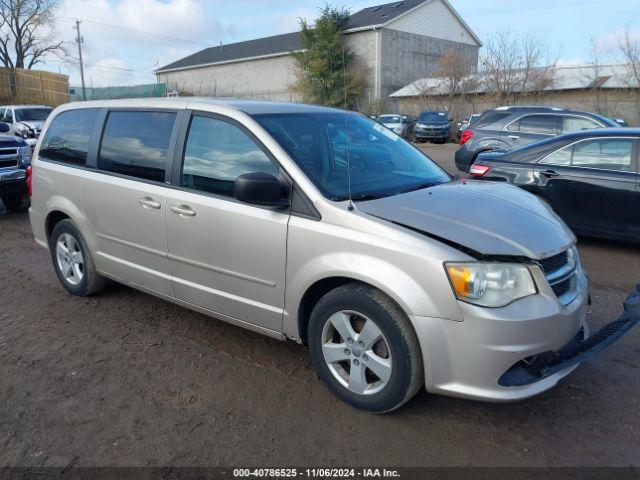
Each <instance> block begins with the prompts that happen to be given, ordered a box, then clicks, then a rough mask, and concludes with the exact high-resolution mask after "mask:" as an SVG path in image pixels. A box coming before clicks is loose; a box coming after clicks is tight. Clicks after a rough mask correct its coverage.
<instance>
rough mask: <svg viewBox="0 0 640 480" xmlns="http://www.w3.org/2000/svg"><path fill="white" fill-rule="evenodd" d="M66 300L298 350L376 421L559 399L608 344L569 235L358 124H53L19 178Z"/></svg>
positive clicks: (129, 118) (207, 118) (200, 118)
mask: <svg viewBox="0 0 640 480" xmlns="http://www.w3.org/2000/svg"><path fill="white" fill-rule="evenodd" d="M29 185H30V188H31V190H32V207H31V210H30V219H31V225H32V228H33V232H34V235H35V239H36V241H37V242H38V243H39V244H41V245H42V246H43V247H46V248H48V249H50V251H51V255H52V259H53V265H54V268H55V271H56V273H57V275H58V277H59V279H60V281H61V283H62V285H63V286H64V287H65V288H66V289H67V290H68V291H69V292H70V293H71V294H73V295H80V296H86V295H92V294H95V293H97V292H99V291H100V290H101V289H103V288H104V287H105V286H106V285H107V283H108V281H115V282H119V283H123V284H125V285H129V286H131V287H134V288H136V289H140V290H143V291H145V292H148V293H150V294H153V295H156V296H158V297H161V298H164V299H166V300H169V301H171V302H175V303H177V304H179V305H183V306H185V307H187V308H190V309H193V310H196V311H199V312H202V313H204V314H206V315H210V316H212V317H215V318H218V319H222V320H225V321H227V322H230V323H232V324H235V325H239V326H242V327H245V328H248V329H251V330H254V331H257V332H260V333H263V334H265V335H268V336H271V337H273V338H277V339H281V340H286V339H291V340H294V341H297V342H301V343H305V344H307V345H308V347H309V351H310V355H311V359H312V361H313V364H314V366H315V368H316V369H317V373H318V375H319V376H320V378H322V379H323V380H324V382H326V384H327V386H328V387H329V388H330V389H331V390H332V391H333V392H334V393H335V394H336V395H337V396H338V397H340V398H341V399H343V400H344V401H346V402H348V403H350V404H351V405H354V406H356V407H358V408H361V409H365V410H368V411H373V412H387V411H391V410H394V409H396V408H398V407H399V406H401V405H402V404H404V403H405V402H407V401H408V400H409V399H411V398H412V397H413V396H414V395H415V394H416V392H418V391H419V390H420V389H421V388H423V386H425V387H426V390H427V391H428V392H432V393H438V394H446V395H454V396H459V397H465V398H471V399H482V400H491V401H509V400H517V399H522V398H527V397H530V396H532V395H535V394H538V393H540V392H542V391H544V390H547V389H549V388H551V387H552V386H554V385H555V384H556V383H557V382H558V381H559V380H560V379H561V378H563V377H564V376H566V375H567V374H569V373H570V372H571V371H572V370H573V369H575V368H576V366H577V365H578V364H579V363H580V362H581V361H583V360H584V359H585V358H588V357H589V356H592V355H593V353H595V352H597V351H600V350H601V349H602V348H603V347H604V346H606V345H608V344H609V343H611V342H612V341H613V340H615V339H616V338H619V337H620V336H621V335H623V334H624V333H625V332H626V331H627V330H628V329H629V328H630V327H631V326H632V325H633V324H634V323H635V322H637V320H638V319H637V315H635V314H634V315H627V316H626V317H625V316H624V315H623V317H621V320H618V321H617V323H616V322H614V323H612V324H610V325H609V326H608V327H607V328H608V330H606V331H604V330H603V331H601V332H600V333H598V334H597V335H596V336H592V337H589V328H588V326H587V323H586V321H585V316H586V309H587V303H588V301H589V294H588V279H587V276H586V274H585V272H584V271H583V269H582V266H581V264H580V258H579V255H578V252H577V250H576V245H575V244H576V239H575V237H574V236H573V234H572V233H571V232H570V231H569V230H568V228H567V227H566V226H565V224H564V223H563V222H562V221H561V220H560V219H559V218H558V217H557V216H556V215H555V214H554V213H553V212H552V211H551V210H550V209H549V208H548V207H547V206H545V205H544V204H542V203H541V202H540V201H539V200H538V199H536V198H535V197H534V196H532V195H530V194H528V193H526V192H524V191H522V190H519V189H518V188H516V187H513V186H510V185H506V184H494V183H490V182H477V183H476V182H471V181H454V180H453V179H452V177H451V176H449V175H448V174H447V173H446V172H445V171H443V170H442V169H441V168H439V167H438V166H437V165H436V164H435V163H434V162H432V161H431V160H430V159H429V158H427V157H426V156H425V155H424V154H423V153H422V152H421V151H420V150H418V149H416V148H414V147H413V146H412V145H411V144H409V143H407V142H405V141H404V140H403V139H402V138H400V137H399V136H398V135H396V134H395V133H393V132H392V131H390V130H388V129H387V128H385V127H384V126H382V125H380V124H379V123H377V122H374V121H372V120H370V119H368V118H366V117H364V116H361V115H359V114H355V113H350V112H344V111H340V110H334V109H328V108H321V107H315V106H307V105H299V104H285V103H271V102H257V101H241V100H208V99H197V98H184V99H181V98H175V99H145V100H122V101H104V102H83V103H75V104H69V105H64V106H62V107H59V108H57V109H56V110H55V111H54V112H53V114H52V115H51V116H50V118H49V119H48V120H47V122H46V125H45V127H44V131H43V135H42V137H41V138H40V139H39V141H38V143H37V145H36V148H35V152H34V160H33V166H32V171H31V176H30V179H29Z"/></svg>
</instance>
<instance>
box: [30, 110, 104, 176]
mask: <svg viewBox="0 0 640 480" xmlns="http://www.w3.org/2000/svg"><path fill="white" fill-rule="evenodd" d="M97 118H98V109H97V108H83V109H77V110H68V111H66V112H62V113H61V114H59V115H57V116H56V117H55V118H54V119H53V121H52V122H51V125H49V128H48V129H47V133H46V134H45V137H44V139H43V140H42V145H41V146H40V153H39V158H41V159H46V160H54V161H56V162H62V163H69V164H72V165H85V164H86V163H87V152H88V150H89V142H90V141H91V133H92V132H93V128H94V126H95V124H96V119H97Z"/></svg>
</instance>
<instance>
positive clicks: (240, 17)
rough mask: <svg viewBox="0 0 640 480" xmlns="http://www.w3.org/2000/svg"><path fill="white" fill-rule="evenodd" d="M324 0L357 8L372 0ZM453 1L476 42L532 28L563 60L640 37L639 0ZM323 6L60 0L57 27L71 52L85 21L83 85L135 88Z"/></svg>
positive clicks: (217, 0) (71, 70) (266, 0)
mask: <svg viewBox="0 0 640 480" xmlns="http://www.w3.org/2000/svg"><path fill="white" fill-rule="evenodd" d="M330 3H331V4H332V5H334V6H340V7H346V8H349V9H351V11H353V12H355V11H357V10H360V9H362V8H366V7H370V6H373V5H375V4H376V3H378V2H376V1H375V0H373V1H366V0H334V1H332V2H330ZM451 3H452V4H453V6H454V7H455V8H456V9H457V10H458V12H459V13H460V14H461V15H462V17H463V18H464V19H465V20H466V21H467V23H468V24H469V25H470V26H471V28H472V29H473V30H474V31H475V32H476V33H477V34H478V36H479V37H480V38H481V39H486V38H487V37H488V36H489V35H491V33H492V32H494V31H495V30H497V29H500V28H504V27H506V26H509V27H510V28H511V29H512V30H513V31H515V32H523V33H531V32H533V33H537V34H539V35H540V36H542V37H543V38H545V39H546V40H547V41H548V42H549V46H550V50H551V55H552V57H553V58H554V59H555V58H559V59H560V61H561V62H562V63H579V62H581V61H586V59H588V55H589V54H588V51H589V45H590V41H591V40H592V39H593V40H594V41H596V42H597V43H598V44H599V45H600V46H601V47H603V48H605V49H606V48H612V49H613V48H615V46H616V44H617V37H618V36H619V34H620V33H621V32H622V31H623V30H624V28H625V26H626V25H627V24H628V23H631V29H632V31H633V32H634V34H635V35H638V37H640V0H615V1H606V2H605V1H603V0H537V1H532V0H451ZM322 4H324V2H323V1H322V0H62V3H61V5H60V8H59V9H58V12H57V17H56V30H57V32H58V35H59V36H60V38H61V39H63V40H66V41H68V42H69V44H68V49H69V53H70V55H72V56H73V57H77V47H76V45H75V44H74V43H72V42H73V39H74V35H75V31H74V30H73V29H72V27H73V21H74V19H80V20H84V22H83V23H82V25H81V29H82V33H83V37H84V40H85V44H84V51H83V52H84V57H85V58H84V60H85V64H86V70H85V79H86V81H87V85H88V86H90V85H92V84H93V85H94V86H104V85H134V84H139V83H150V82H154V81H155V77H154V75H153V73H152V72H153V70H154V68H155V66H156V63H157V64H159V65H160V66H163V65H165V64H167V63H170V62H172V61H174V60H177V59H179V58H181V57H183V56H186V55H188V54H191V53H194V52H196V51H198V50H201V49H203V48H206V47H207V46H213V45H219V43H220V42H221V41H222V42H224V43H232V42H236V41H242V40H248V39H252V38H259V37H263V36H267V35H275V34H279V33H287V32H291V31H294V30H296V29H297V27H298V19H299V18H300V17H305V18H308V19H310V20H312V19H313V18H314V17H315V16H316V14H317V12H318V7H319V6H320V5H322ZM96 22H97V23H101V24H106V25H115V26H119V27H121V29H119V30H118V29H114V28H112V27H108V26H106V25H98V24H97V23H96ZM125 29H132V30H138V31H142V32H148V33H150V34H154V35H145V34H140V33H134V32H130V31H128V30H125ZM165 37H174V38H177V39H181V41H178V40H172V39H169V38H165ZM182 40H183V41H182ZM70 61H71V62H73V59H71V60H67V61H61V60H58V59H51V60H48V62H47V65H41V66H40V67H39V68H44V69H47V70H52V71H59V72H61V73H65V74H69V75H70V76H71V83H72V84H74V85H77V84H79V78H80V76H79V71H78V68H77V65H75V64H73V63H69V62H70Z"/></svg>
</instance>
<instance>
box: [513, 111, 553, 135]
mask: <svg viewBox="0 0 640 480" xmlns="http://www.w3.org/2000/svg"><path fill="white" fill-rule="evenodd" d="M507 130H509V131H510V132H522V133H534V134H540V135H557V134H558V116H557V115H525V116H524V117H522V118H521V119H520V120H517V121H515V122H513V123H511V124H510V125H509V126H508V127H507Z"/></svg>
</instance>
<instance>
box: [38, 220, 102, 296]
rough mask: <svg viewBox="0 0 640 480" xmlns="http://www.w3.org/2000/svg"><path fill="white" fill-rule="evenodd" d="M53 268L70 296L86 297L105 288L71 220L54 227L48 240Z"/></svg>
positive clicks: (63, 221) (84, 243)
mask: <svg viewBox="0 0 640 480" xmlns="http://www.w3.org/2000/svg"><path fill="white" fill-rule="evenodd" d="M49 249H50V250H51V258H52V259H53V267H54V269H55V271H56V274H57V275H58V279H59V280H60V283H62V286H63V287H64V288H65V289H66V290H67V291H68V292H69V293H70V294H72V295H76V296H79V297H88V296H90V295H94V294H96V293H98V292H100V291H101V290H103V289H104V287H105V286H106V283H107V281H106V279H105V278H104V277H102V276H101V275H99V274H98V273H97V272H96V267H95V264H94V263H93V259H92V258H91V253H90V251H89V248H88V247H87V243H86V242H85V240H84V238H83V236H82V234H81V233H80V231H79V230H78V229H77V228H76V226H75V225H74V224H73V222H72V221H71V220H62V221H60V222H58V223H57V224H56V226H55V227H54V228H53V232H52V233H51V238H50V239H49Z"/></svg>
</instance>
